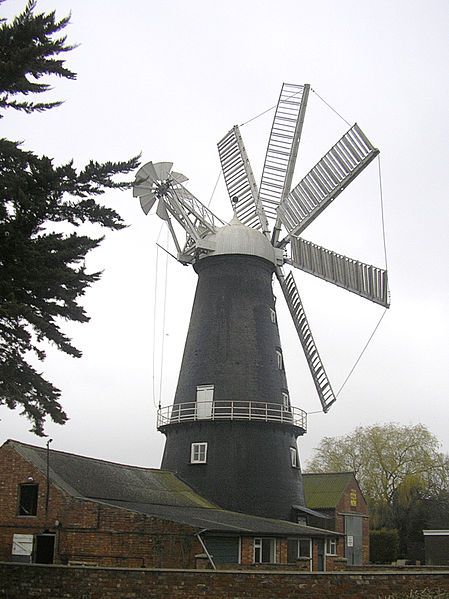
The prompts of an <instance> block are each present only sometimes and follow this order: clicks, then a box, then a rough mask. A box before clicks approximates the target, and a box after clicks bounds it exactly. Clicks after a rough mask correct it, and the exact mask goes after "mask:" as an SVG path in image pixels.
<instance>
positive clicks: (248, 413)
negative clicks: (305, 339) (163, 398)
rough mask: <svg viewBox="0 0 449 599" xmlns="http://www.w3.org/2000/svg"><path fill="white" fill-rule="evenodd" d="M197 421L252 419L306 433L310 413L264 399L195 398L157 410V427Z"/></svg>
mask: <svg viewBox="0 0 449 599" xmlns="http://www.w3.org/2000/svg"><path fill="white" fill-rule="evenodd" d="M197 420H239V421H240V420H246V421H248V420H251V421H259V422H260V421H261V422H277V423H285V424H289V425H293V426H297V427H299V428H301V429H303V431H304V432H305V431H306V429H307V414H306V412H304V410H301V409H299V408H290V407H289V408H286V407H285V406H284V405H282V404H277V403H266V402H261V401H240V400H237V401H228V400H220V401H209V402H200V403H197V402H195V401H192V402H188V403H179V404H173V405H171V406H163V407H162V408H160V409H159V410H158V413H157V428H158V429H159V428H163V427H165V426H167V425H170V424H180V423H184V422H194V421H197Z"/></svg>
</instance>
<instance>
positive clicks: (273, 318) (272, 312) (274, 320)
mask: <svg viewBox="0 0 449 599" xmlns="http://www.w3.org/2000/svg"><path fill="white" fill-rule="evenodd" d="M270 318H271V322H272V323H273V324H276V322H277V318H276V310H275V309H274V308H271V307H270Z"/></svg>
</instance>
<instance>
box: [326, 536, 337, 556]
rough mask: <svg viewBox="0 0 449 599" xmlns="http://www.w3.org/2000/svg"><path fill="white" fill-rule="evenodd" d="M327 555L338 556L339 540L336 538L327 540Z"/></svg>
mask: <svg viewBox="0 0 449 599" xmlns="http://www.w3.org/2000/svg"><path fill="white" fill-rule="evenodd" d="M326 555H337V539H336V538H335V537H331V538H329V539H326Z"/></svg>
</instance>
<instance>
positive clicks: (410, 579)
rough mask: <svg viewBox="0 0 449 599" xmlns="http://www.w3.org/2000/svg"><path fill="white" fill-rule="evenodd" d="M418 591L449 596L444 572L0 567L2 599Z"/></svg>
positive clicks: (246, 598)
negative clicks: (440, 591) (441, 590)
mask: <svg viewBox="0 0 449 599" xmlns="http://www.w3.org/2000/svg"><path fill="white" fill-rule="evenodd" d="M424 588H428V589H445V590H446V591H448V593H449V570H446V571H445V572H434V571H428V572H412V573H410V572H401V573H380V572H379V573H374V572H370V573H347V572H344V573H342V572H338V573H334V572H329V573H322V574H309V573H307V574H306V573H302V572H296V573H292V572H261V571H258V572H242V571H226V572H225V571H218V572H213V571H210V570H168V569H164V570H162V569H158V570H147V569H132V570H125V569H120V568H82V567H74V566H41V565H19V564H10V563H0V598H2V599H24V598H25V597H26V598H30V599H31V598H33V597H39V598H51V599H138V598H140V597H148V598H151V599H178V598H179V599H181V598H182V599H201V598H202V597H205V598H207V599H229V598H231V597H232V599H293V598H295V599H297V598H298V597H307V598H316V599H325V598H327V597H329V598H331V597H332V599H335V598H336V597H338V599H349V598H350V599H359V598H360V599H369V598H375V599H378V598H379V597H382V596H385V595H388V594H390V593H393V592H399V591H402V592H404V591H409V590H411V589H424Z"/></svg>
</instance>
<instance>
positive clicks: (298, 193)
mask: <svg viewBox="0 0 449 599" xmlns="http://www.w3.org/2000/svg"><path fill="white" fill-rule="evenodd" d="M378 153H379V150H377V149H376V148H375V147H374V146H373V145H372V144H371V142H370V141H369V140H368V139H367V137H366V136H365V135H364V133H363V132H362V130H361V129H360V127H359V126H358V125H357V123H356V124H355V125H354V126H353V127H351V129H349V131H347V133H345V134H344V135H343V137H342V138H341V139H340V140H339V141H338V142H337V143H336V144H335V145H334V146H333V147H332V148H331V149H330V150H329V152H328V153H327V154H326V155H325V156H323V158H322V159H321V160H320V161H319V162H318V163H317V164H316V165H315V166H314V167H313V168H312V170H311V171H309V173H308V174H307V175H306V176H305V177H304V179H302V181H300V182H299V183H298V185H297V186H296V187H295V188H294V189H293V190H292V191H291V192H290V194H289V195H288V196H287V198H286V199H285V200H284V201H283V202H281V204H280V206H279V208H278V215H279V217H280V219H281V222H282V224H283V225H284V226H285V228H286V229H287V231H288V233H289V235H290V236H292V235H296V236H297V235H299V234H300V233H301V232H302V231H304V229H305V228H306V227H307V226H308V225H309V224H310V223H311V222H312V221H313V220H314V219H315V218H316V217H317V216H318V215H319V214H320V213H321V212H322V211H323V210H324V209H325V208H326V207H327V206H328V205H329V204H330V203H331V202H332V201H333V200H335V198H336V197H337V196H338V195H339V194H340V193H341V192H342V191H343V190H344V189H345V187H347V186H348V185H349V183H351V181H353V179H355V177H357V175H358V174H359V173H361V172H362V170H363V169H364V168H365V167H367V166H368V164H369V163H370V162H371V161H372V160H373V159H374V158H375V157H376V156H377V154H378Z"/></svg>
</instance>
